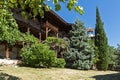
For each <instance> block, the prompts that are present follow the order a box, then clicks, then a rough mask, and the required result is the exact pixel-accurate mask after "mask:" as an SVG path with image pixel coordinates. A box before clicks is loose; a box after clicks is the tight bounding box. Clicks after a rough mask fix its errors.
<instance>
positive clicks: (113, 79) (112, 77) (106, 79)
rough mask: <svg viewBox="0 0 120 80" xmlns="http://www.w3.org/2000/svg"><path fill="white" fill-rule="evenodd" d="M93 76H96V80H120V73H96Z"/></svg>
mask: <svg viewBox="0 0 120 80" xmlns="http://www.w3.org/2000/svg"><path fill="white" fill-rule="evenodd" d="M92 78H95V80H120V73H114V74H106V75H96V76H93V77H92Z"/></svg>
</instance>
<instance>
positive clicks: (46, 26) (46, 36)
mask: <svg viewBox="0 0 120 80" xmlns="http://www.w3.org/2000/svg"><path fill="white" fill-rule="evenodd" d="M47 37H48V27H47V26H46V38H47Z"/></svg>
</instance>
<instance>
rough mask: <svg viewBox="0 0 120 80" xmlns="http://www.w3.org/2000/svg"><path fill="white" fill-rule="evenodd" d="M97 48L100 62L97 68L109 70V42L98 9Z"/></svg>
mask: <svg viewBox="0 0 120 80" xmlns="http://www.w3.org/2000/svg"><path fill="white" fill-rule="evenodd" d="M95 46H96V47H97V48H98V51H99V52H98V55H99V58H98V59H99V61H98V62H97V68H98V69H99V70H107V68H108V41H107V37H106V33H105V31H104V28H103V22H102V20H101V17H100V13H99V9H98V8H96V28H95Z"/></svg>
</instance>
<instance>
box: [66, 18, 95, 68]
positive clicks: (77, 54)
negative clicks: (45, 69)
mask: <svg viewBox="0 0 120 80" xmlns="http://www.w3.org/2000/svg"><path fill="white" fill-rule="evenodd" d="M89 40H90V39H89V37H88V36H87V34H86V29H85V27H84V24H83V23H82V22H80V21H79V20H77V21H76V22H75V25H74V26H73V27H72V30H71V31H70V37H69V39H68V41H67V42H68V48H67V53H65V61H66V67H69V68H74V69H90V68H91V66H92V65H93V57H94V50H93V48H92V47H91V45H90V44H89Z"/></svg>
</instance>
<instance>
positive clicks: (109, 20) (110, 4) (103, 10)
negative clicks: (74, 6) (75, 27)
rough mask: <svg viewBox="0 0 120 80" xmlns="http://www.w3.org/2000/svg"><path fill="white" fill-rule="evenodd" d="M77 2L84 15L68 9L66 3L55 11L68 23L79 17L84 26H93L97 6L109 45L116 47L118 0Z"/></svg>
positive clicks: (119, 14)
mask: <svg viewBox="0 0 120 80" xmlns="http://www.w3.org/2000/svg"><path fill="white" fill-rule="evenodd" d="M78 4H79V5H80V6H82V7H83V8H84V12H85V13H84V15H79V14H78V13H76V12H74V10H73V11H68V10H67V9H66V7H65V6H66V4H62V9H61V10H60V11H59V12H56V13H57V14H58V15H59V16H61V17H62V18H63V19H64V20H65V21H67V22H68V23H74V22H75V20H76V19H79V20H81V21H82V22H84V23H85V26H86V28H87V27H93V28H95V23H96V6H98V8H99V11H100V16H101V19H102V21H103V22H104V29H105V32H106V35H107V37H108V43H109V45H111V46H115V47H116V46H117V44H120V9H119V8H120V0H79V3H78ZM53 9H54V8H53Z"/></svg>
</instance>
